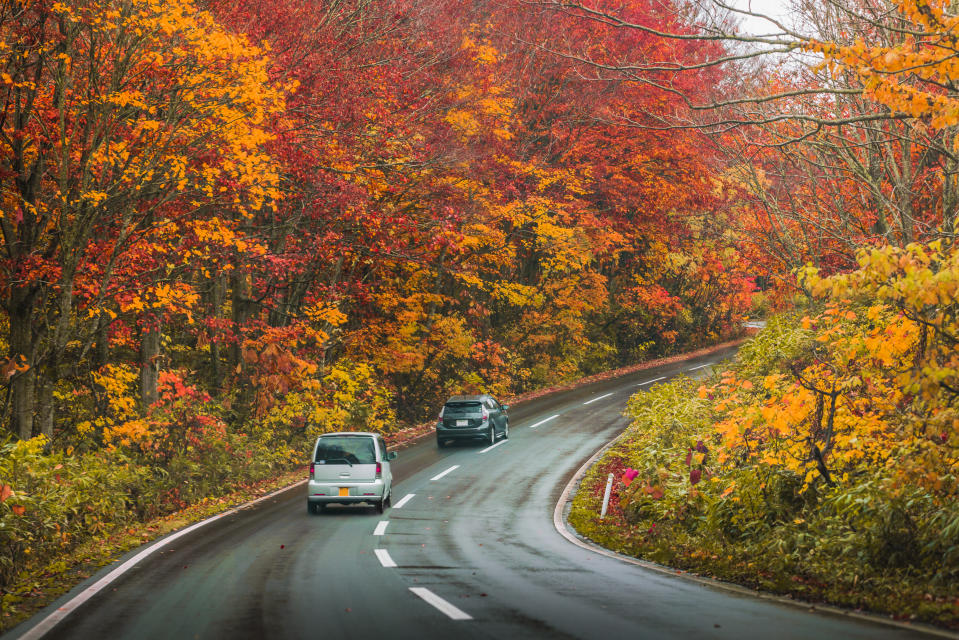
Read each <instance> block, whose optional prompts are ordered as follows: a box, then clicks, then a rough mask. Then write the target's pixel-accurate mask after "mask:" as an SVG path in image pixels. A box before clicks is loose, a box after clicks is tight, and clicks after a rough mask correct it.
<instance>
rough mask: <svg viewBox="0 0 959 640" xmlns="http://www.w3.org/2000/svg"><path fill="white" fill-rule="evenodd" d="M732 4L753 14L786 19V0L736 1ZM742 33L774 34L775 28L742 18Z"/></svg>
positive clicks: (745, 17) (751, 18)
mask: <svg viewBox="0 0 959 640" xmlns="http://www.w3.org/2000/svg"><path fill="white" fill-rule="evenodd" d="M734 4H735V5H736V6H738V7H740V8H742V9H745V10H751V11H752V12H753V13H762V14H764V15H768V16H772V17H774V18H777V19H782V18H787V17H788V14H789V6H788V0H736V1H735V2H734ZM742 24H743V31H745V32H747V33H751V34H753V35H760V34H768V33H775V32H777V31H778V29H777V28H776V26H775V25H774V24H772V23H770V22H768V21H766V20H762V19H760V18H754V17H752V16H742Z"/></svg>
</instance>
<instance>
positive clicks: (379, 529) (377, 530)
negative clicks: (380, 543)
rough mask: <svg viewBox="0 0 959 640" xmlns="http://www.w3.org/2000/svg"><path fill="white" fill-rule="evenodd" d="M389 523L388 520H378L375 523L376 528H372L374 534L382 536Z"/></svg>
mask: <svg viewBox="0 0 959 640" xmlns="http://www.w3.org/2000/svg"><path fill="white" fill-rule="evenodd" d="M389 524H390V521H389V520H380V521H379V522H378V523H377V524H376V528H375V529H373V535H374V536H382V535H385V534H386V527H387V526H388V525H389Z"/></svg>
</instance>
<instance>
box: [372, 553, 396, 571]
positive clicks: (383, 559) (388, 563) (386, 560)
mask: <svg viewBox="0 0 959 640" xmlns="http://www.w3.org/2000/svg"><path fill="white" fill-rule="evenodd" d="M373 553H375V554H376V559H377V560H379V561H380V564H381V565H383V566H384V567H386V568H387V569H392V568H394V567H395V566H396V563H395V562H393V558H391V557H390V552H389V551H387V550H386V549H373Z"/></svg>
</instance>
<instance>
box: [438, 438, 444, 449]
mask: <svg viewBox="0 0 959 640" xmlns="http://www.w3.org/2000/svg"><path fill="white" fill-rule="evenodd" d="M436 448H437V449H445V448H446V443H445V442H444V441H443V439H442V438H440V437H437V438H436Z"/></svg>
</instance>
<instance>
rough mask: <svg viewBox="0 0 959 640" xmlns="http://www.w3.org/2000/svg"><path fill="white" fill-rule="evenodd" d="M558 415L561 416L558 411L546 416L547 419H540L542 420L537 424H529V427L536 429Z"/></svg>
mask: <svg viewBox="0 0 959 640" xmlns="http://www.w3.org/2000/svg"><path fill="white" fill-rule="evenodd" d="M558 417H559V414H558V413H557V414H556V415H555V416H550V417H548V418H546V419H545V420H540V421H539V422H537V423H536V424H531V425H529V428H530V429H535V428H536V427H538V426H539V425H541V424H546V423H547V422H549V421H550V420H555V419H556V418H558Z"/></svg>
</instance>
